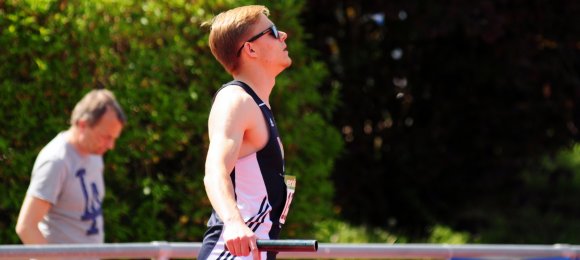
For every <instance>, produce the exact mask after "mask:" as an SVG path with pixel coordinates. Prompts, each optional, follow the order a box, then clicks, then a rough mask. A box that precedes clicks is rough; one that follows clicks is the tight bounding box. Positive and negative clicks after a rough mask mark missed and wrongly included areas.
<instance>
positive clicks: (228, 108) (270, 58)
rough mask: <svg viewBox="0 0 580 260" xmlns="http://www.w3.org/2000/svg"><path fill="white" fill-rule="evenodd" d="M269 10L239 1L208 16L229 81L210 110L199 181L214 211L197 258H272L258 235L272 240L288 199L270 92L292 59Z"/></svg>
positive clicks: (213, 47) (217, 54) (215, 52)
mask: <svg viewBox="0 0 580 260" xmlns="http://www.w3.org/2000/svg"><path fill="white" fill-rule="evenodd" d="M268 15H269V10H268V9H267V8H266V7H264V6H255V5H254V6H244V7H238V8H235V9H232V10H229V11H226V12H223V13H220V14H219V15H217V16H216V17H215V18H214V19H213V20H212V22H211V31H210V36H209V45H210V48H211V51H212V53H213V55H214V56H215V57H216V59H217V60H218V61H219V62H220V63H221V64H222V65H223V67H224V68H225V69H226V70H227V71H228V73H230V74H231V75H232V76H233V78H234V81H231V82H229V83H226V84H225V85H223V86H222V88H221V89H220V90H219V91H218V93H217V94H216V96H215V99H214V103H213V106H212V108H211V112H210V115H209V122H208V128H209V138H210V145H209V149H208V153H207V158H206V164H205V178H204V183H205V188H206V192H207V195H208V197H209V200H210V202H211V204H212V206H213V214H212V216H211V218H210V220H209V222H208V230H207V232H206V234H205V236H204V240H203V246H202V249H201V252H200V254H199V256H198V258H199V259H251V258H253V259H266V258H267V259H275V257H276V254H275V253H272V252H268V253H266V252H262V253H260V252H259V251H258V248H257V246H256V240H257V239H276V238H278V236H279V232H280V229H281V226H282V224H283V223H284V221H285V216H286V214H287V210H288V207H289V205H290V202H291V197H292V192H290V191H287V186H286V184H285V178H286V179H289V178H291V176H285V174H284V150H283V147H282V143H281V141H280V137H279V136H278V130H277V128H276V123H275V120H274V117H273V115H272V111H271V110H270V108H271V107H270V100H269V97H270V93H271V92H272V89H273V88H274V84H275V81H276V76H277V75H278V74H279V73H280V72H282V71H283V70H284V69H286V68H287V67H289V66H290V65H291V64H292V60H291V59H290V57H289V56H288V51H287V49H286V43H285V40H286V38H287V37H288V35H287V34H286V33H284V32H282V31H278V30H277V28H276V26H274V24H273V23H272V21H270V20H269V19H268V17H267V16H268ZM294 181H295V180H292V182H294ZM234 256H235V258H234Z"/></svg>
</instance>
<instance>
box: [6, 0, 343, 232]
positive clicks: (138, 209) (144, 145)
mask: <svg viewBox="0 0 580 260" xmlns="http://www.w3.org/2000/svg"><path fill="white" fill-rule="evenodd" d="M303 2H304V1H300V0H290V1H276V2H272V3H269V2H266V3H265V4H266V5H267V6H268V7H269V8H270V10H271V12H272V15H271V19H272V20H273V21H274V22H276V23H277V25H278V27H279V28H281V29H282V30H284V31H286V32H288V33H289V38H288V40H287V43H288V48H289V50H290V55H291V56H292V58H293V61H294V63H293V66H292V67H291V68H290V69H289V70H287V71H286V72H284V73H283V74H282V75H281V76H280V77H279V78H278V81H277V88H276V89H275V91H274V93H273V96H272V100H271V101H272V104H273V110H274V113H275V114H276V116H277V121H279V125H280V132H281V135H282V138H283V140H284V142H285V150H286V154H287V171H288V173H289V174H292V175H296V176H298V185H297V193H296V197H295V200H294V204H293V206H292V212H291V214H290V216H289V219H288V224H287V228H286V231H285V232H284V236H287V237H310V236H313V235H314V234H315V232H316V231H315V228H314V227H315V226H314V224H315V223H316V222H318V221H320V220H322V219H325V218H330V217H333V216H334V214H333V212H332V202H331V200H332V196H333V189H332V184H331V182H330V180H329V174H330V172H331V170H332V167H333V162H334V159H335V158H336V157H337V156H338V153H339V152H340V151H341V149H342V141H341V137H340V134H339V133H338V131H337V130H335V129H333V128H332V127H331V126H330V124H329V122H328V121H329V117H330V115H331V112H332V110H333V108H334V107H335V106H336V101H337V98H336V93H332V94H331V95H324V96H322V95H321V94H320V93H319V92H318V89H317V87H318V85H319V84H320V82H321V81H322V80H323V79H324V78H325V77H326V76H327V70H326V68H325V66H324V64H323V63H322V62H320V61H318V60H316V58H315V54H314V53H313V51H312V50H311V49H309V48H307V47H306V46H305V44H304V40H305V37H306V35H305V34H304V31H303V29H302V26H301V24H300V21H299V20H298V17H299V15H300V12H301V10H302V8H303V5H304V3H303ZM250 3H252V2H250V1H233V0H232V1H226V0H221V1H185V0H163V1H161V0H158V1H133V0H117V1H107V0H95V1H84V0H68V1H49V0H43V1H38V0H29V1H24V0H21V1H16V0H13V1H10V0H8V1H4V2H2V3H1V4H0V46H2V50H1V51H0V107H1V109H0V191H2V193H3V196H2V200H0V218H1V219H2V221H1V222H0V241H1V243H3V244H10V243H19V240H18V238H17V236H16V235H15V233H14V225H15V223H16V218H17V215H18V211H19V208H20V204H21V202H22V200H23V198H24V195H25V192H26V189H27V187H28V183H29V180H30V172H31V168H32V164H33V162H34V159H35V157H36V155H37V153H38V152H39V150H40V149H41V148H42V147H43V146H44V145H45V144H46V143H47V142H48V141H49V140H51V139H52V138H53V137H54V136H55V135H56V134H57V133H58V132H59V131H62V130H65V129H66V128H68V123H67V122H68V119H69V115H70V112H71V109H72V107H73V106H74V104H75V103H76V102H77V101H78V100H79V99H80V98H81V97H82V95H83V94H84V93H86V92H88V91H89V90H90V89H92V88H97V87H106V88H108V89H111V90H112V91H113V92H114V93H115V94H116V95H117V98H118V99H119V102H120V103H121V105H122V106H123V107H124V109H125V112H126V113H127V114H128V118H129V123H128V125H127V127H126V129H125V130H124V131H123V134H122V136H121V138H120V139H119V140H118V142H117V147H116V149H115V150H114V151H112V152H109V153H108V154H107V155H106V156H105V162H106V172H105V181H106V184H107V193H106V200H105V203H104V217H105V221H106V232H107V234H106V240H107V242H139V241H153V240H167V241H200V239H201V236H202V234H203V231H204V230H205V223H206V221H207V218H208V216H209V213H210V211H211V208H210V204H209V201H208V199H207V197H206V195H205V191H204V188H203V183H202V179H203V174H204V172H203V164H204V159H205V151H206V148H207V143H208V141H207V133H206V129H207V114H208V112H209V107H210V103H211V98H212V95H213V93H214V92H215V90H216V89H217V88H218V87H219V86H220V85H221V84H223V83H224V82H226V81H228V80H229V79H230V77H229V76H228V75H227V74H226V73H225V72H224V70H223V69H222V68H221V66H220V65H219V63H217V62H216V61H215V60H214V58H213V57H212V55H211V53H210V51H209V48H208V46H207V36H208V32H207V30H206V29H204V28H202V27H200V24H201V23H202V22H203V21H206V20H208V19H210V18H211V17H213V15H215V14H217V13H218V12H220V11H223V10H225V9H228V8H231V7H234V6H237V5H243V4H250ZM335 91H336V90H335Z"/></svg>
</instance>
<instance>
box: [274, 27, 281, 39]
mask: <svg viewBox="0 0 580 260" xmlns="http://www.w3.org/2000/svg"><path fill="white" fill-rule="evenodd" d="M272 35H274V37H275V38H276V39H280V34H279V33H278V29H276V25H272Z"/></svg>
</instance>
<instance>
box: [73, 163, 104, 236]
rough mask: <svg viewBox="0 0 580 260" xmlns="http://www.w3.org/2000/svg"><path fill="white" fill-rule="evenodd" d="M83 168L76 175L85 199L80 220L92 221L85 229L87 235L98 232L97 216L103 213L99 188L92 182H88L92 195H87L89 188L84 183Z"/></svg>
mask: <svg viewBox="0 0 580 260" xmlns="http://www.w3.org/2000/svg"><path fill="white" fill-rule="evenodd" d="M85 174H86V170H85V169H80V170H78V171H77V174H76V176H77V177H78V178H79V181H80V184H81V188H82V189H83V198H84V199H85V212H84V213H83V215H82V216H81V220H82V221H92V223H91V227H90V228H89V229H88V230H87V236H90V235H96V234H99V228H98V227H97V218H98V217H99V216H101V214H102V213H103V212H102V210H101V200H100V199H99V189H98V187H97V184H96V183H94V182H92V183H91V184H90V192H91V195H92V196H89V189H88V187H87V185H86V183H85Z"/></svg>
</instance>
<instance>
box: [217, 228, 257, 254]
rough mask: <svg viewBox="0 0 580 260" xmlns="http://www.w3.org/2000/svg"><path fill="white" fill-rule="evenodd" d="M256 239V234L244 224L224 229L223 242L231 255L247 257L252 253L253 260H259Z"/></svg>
mask: <svg viewBox="0 0 580 260" xmlns="http://www.w3.org/2000/svg"><path fill="white" fill-rule="evenodd" d="M256 239H258V237H257V236H256V234H254V232H252V230H250V228H248V226H246V224H245V223H235V224H229V225H226V226H225V227H224V240H225V243H226V247H227V249H228V251H230V253H232V255H235V256H248V255H249V254H250V253H252V255H253V257H254V260H260V259H261V258H260V251H259V250H258V245H257V244H256Z"/></svg>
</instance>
